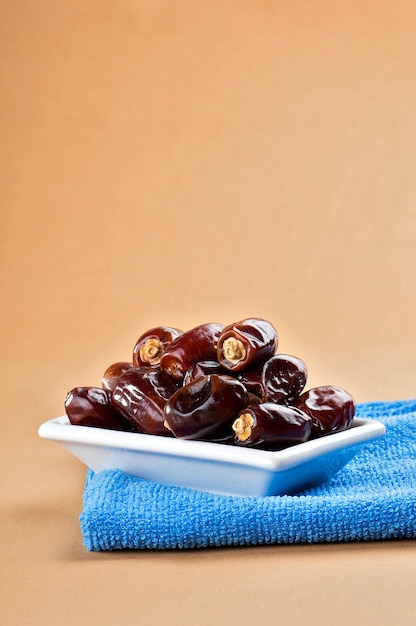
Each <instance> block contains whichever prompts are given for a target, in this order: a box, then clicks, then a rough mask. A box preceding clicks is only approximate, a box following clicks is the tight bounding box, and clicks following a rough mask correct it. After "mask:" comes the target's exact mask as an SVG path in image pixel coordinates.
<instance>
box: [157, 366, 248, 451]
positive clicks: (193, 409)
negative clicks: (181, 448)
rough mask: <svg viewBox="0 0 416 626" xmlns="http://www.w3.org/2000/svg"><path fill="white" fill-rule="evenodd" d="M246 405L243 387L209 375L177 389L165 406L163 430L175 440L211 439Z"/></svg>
mask: <svg viewBox="0 0 416 626" xmlns="http://www.w3.org/2000/svg"><path fill="white" fill-rule="evenodd" d="M247 404H248V394H247V391H246V389H245V387H244V386H243V385H242V384H241V383H240V382H238V381H237V380H235V379H234V378H232V377H231V376H221V375H218V374H210V375H208V376H201V377H200V378H197V379H196V380H194V381H193V382H191V383H189V384H188V385H185V386H184V387H181V388H180V389H178V391H176V393H175V394H174V395H173V396H172V397H171V398H170V399H169V400H168V402H167V403H166V405H165V419H166V425H167V427H168V428H169V429H170V430H171V431H172V432H173V434H174V435H175V436H176V437H181V438H184V439H204V438H208V439H212V438H213V437H214V435H217V436H218V437H222V436H223V432H224V429H225V427H226V426H228V427H229V426H230V425H231V422H232V421H233V419H234V418H235V417H236V416H237V415H238V413H239V412H240V411H241V409H243V408H244V407H245V406H246V405H247Z"/></svg>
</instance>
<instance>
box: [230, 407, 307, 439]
mask: <svg viewBox="0 0 416 626" xmlns="http://www.w3.org/2000/svg"><path fill="white" fill-rule="evenodd" d="M311 427H312V420H311V418H310V417H309V415H306V414H305V413H303V411H301V410H300V409H297V408H295V407H289V406H285V405H283V404H273V403H271V402H265V403H262V404H256V405H250V406H248V407H246V408H245V409H243V410H242V411H241V412H240V414H239V415H238V417H237V419H236V420H235V421H234V423H233V424H232V429H233V431H234V433H235V443H236V444H237V445H242V446H248V447H257V448H264V449H269V450H273V449H276V450H278V449H280V448H282V447H285V446H288V445H292V444H295V443H302V442H304V441H306V440H307V439H308V438H309V436H310V433H311Z"/></svg>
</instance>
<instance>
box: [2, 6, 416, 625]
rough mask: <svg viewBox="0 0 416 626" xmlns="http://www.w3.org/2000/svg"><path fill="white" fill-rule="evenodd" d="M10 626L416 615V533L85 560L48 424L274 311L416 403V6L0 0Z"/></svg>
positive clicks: (296, 340)
mask: <svg viewBox="0 0 416 626" xmlns="http://www.w3.org/2000/svg"><path fill="white" fill-rule="evenodd" d="M0 13H1V15H0V49H1V50H0V51H1V54H0V67H1V95H0V132H1V152H0V161H1V162H0V190H1V191H0V194H1V217H0V219H1V222H0V227H1V255H2V258H1V266H0V272H1V329H2V340H1V351H0V354H1V357H0V358H1V368H2V369H1V397H0V400H1V426H2V434H1V437H0V446H1V455H0V471H1V499H0V502H1V504H0V506H1V515H0V524H1V538H2V550H1V557H0V558H1V568H0V579H1V584H0V598H1V606H2V609H1V613H2V618H1V620H3V621H2V623H4V624H7V625H8V626H11V625H14V624H16V625H19V626H20V625H22V624H45V623H56V624H62V625H65V624H72V623H80V624H83V623H90V624H98V623H100V624H106V625H107V624H108V625H112V624H118V625H119V624H134V623H140V624H176V623H177V624H211V623H239V624H244V625H245V624H252V623H253V622H257V623H259V622H260V623H266V622H267V623H270V620H274V621H276V620H278V621H279V623H286V622H289V621H290V623H293V624H302V623H308V624H315V623H316V624H334V623H336V624H341V625H342V624H352V623H362V624H367V625H368V624H369V625H372V624H377V625H380V624H381V625H382V624H386V625H387V624H391V623H397V624H413V623H414V622H413V619H414V608H415V600H414V588H415V583H416V565H415V563H416V562H415V544H414V543H413V542H411V541H409V542H390V543H383V542H380V543H373V544H365V545H364V544H355V545H331V546H325V545H319V546H292V547H285V546H280V547H279V546H271V547H260V548H241V549H221V550H209V551H201V552H199V551H195V552H169V553H154V552H143V553H141V552H140V553H117V554H89V553H87V552H86V551H85V550H84V548H83V547H82V539H81V535H80V530H79V525H78V515H79V512H80V510H81V505H82V503H81V496H82V489H83V481H84V477H85V468H84V466H82V464H81V463H80V462H79V461H77V460H76V459H74V458H72V457H71V456H70V455H69V454H68V453H67V452H65V451H64V450H63V449H61V448H60V447H59V446H56V444H52V443H49V442H45V441H43V440H40V439H39V438H38V436H37V428H38V426H39V425H40V424H41V423H42V422H43V421H45V420H47V419H50V418H52V417H55V416H57V415H60V414H62V412H63V400H64V397H65V395H66V392H67V391H68V390H69V389H71V388H72V387H75V386H77V385H95V384H97V383H99V381H100V378H101V375H102V373H103V371H104V369H105V368H106V367H107V365H109V364H110V363H112V362H114V361H117V360H128V359H130V356H131V350H132V347H133V345H134V343H135V341H136V339H137V337H138V336H139V334H141V333H142V332H143V331H144V330H146V329H147V328H149V327H152V326H155V325H158V324H162V323H165V324H169V325H172V326H178V327H180V328H188V327H190V326H193V325H196V324H200V323H203V322H207V321H220V322H224V323H228V322H231V321H234V320H236V319H240V318H242V317H246V316H249V315H250V316H252V315H256V316H262V317H266V318H268V319H270V321H272V322H273V323H274V324H275V326H276V327H277V329H278V331H279V334H280V350H281V351H282V352H289V353H292V354H297V355H298V356H301V357H302V358H304V360H305V361H306V362H307V363H308V366H309V372H310V377H309V385H310V386H312V385H315V384H325V383H334V384H339V385H340V386H343V387H345V388H347V389H348V390H349V391H350V392H351V393H352V394H353V395H354V396H355V398H356V400H357V401H358V402H363V401H369V400H396V399H403V398H412V397H414V396H415V395H416V390H415V371H416V334H415V321H416V289H415V273H414V271H415V270H414V268H415V262H416V252H415V250H416V248H415V240H416V214H415V202H416V75H415V67H416V38H415V36H414V33H415V27H416V5H415V3H414V2H412V1H411V0H408V1H406V0H398V1H397V2H387V1H385V0H378V1H375V0H364V1H360V2H358V1H355V0H353V1H351V0H350V1H349V2H347V1H343V0H341V1H340V2H331V1H330V0H319V1H317V2H307V1H302V0H294V1H293V2H286V1H278V2H273V1H269V2H267V1H244V2H234V1H229V2H227V1H226V2H217V1H214V2H208V3H203V2H193V1H188V2H178V1H171V2H167V1H164V0H155V1H153V2H147V1H145V0H130V1H124V2H123V1H122V2H111V1H110V0H100V1H97V0H86V1H85V2H78V1H76V0H75V1H73V2H69V1H62V2H54V1H53V0H43V1H41V2H37V3H33V2H29V1H27V0H26V1H25V0H15V1H11V0H3V2H2V3H1V5H0Z"/></svg>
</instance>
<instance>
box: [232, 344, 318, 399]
mask: <svg viewBox="0 0 416 626" xmlns="http://www.w3.org/2000/svg"><path fill="white" fill-rule="evenodd" d="M307 375H308V370H307V367H306V363H305V362H304V361H302V359H299V358H298V357H295V356H291V355H289V354H275V355H274V356H272V357H271V358H270V359H268V360H267V361H266V362H265V363H261V364H260V365H257V366H254V367H252V368H250V369H248V370H246V371H244V372H241V373H240V374H239V375H238V376H237V378H238V380H239V381H240V382H242V383H243V385H244V386H245V387H246V389H247V390H248V391H250V392H251V393H254V394H256V395H257V396H259V397H260V398H261V399H262V401H263V402H273V403H275V404H292V403H293V401H294V400H295V399H296V398H298V397H299V395H300V394H301V393H302V391H303V388H304V387H305V385H306V379H307Z"/></svg>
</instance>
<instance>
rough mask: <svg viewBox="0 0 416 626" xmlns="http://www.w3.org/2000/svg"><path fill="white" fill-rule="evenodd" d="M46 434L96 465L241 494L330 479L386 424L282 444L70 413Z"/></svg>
mask: <svg viewBox="0 0 416 626" xmlns="http://www.w3.org/2000/svg"><path fill="white" fill-rule="evenodd" d="M38 432H39V435H40V437H43V438H45V439H50V440H52V441H55V442H58V443H60V444H61V445H62V446H63V447H64V448H66V449H67V450H69V451H70V452H71V453H72V454H74V455H75V456H76V457H78V458H79V459H80V460H81V461H83V462H84V463H85V464H86V465H87V466H88V467H90V468H91V469H92V470H93V471H94V472H99V471H101V470H105V469H115V468H118V469H120V470H122V471H124V472H126V473H127V474H131V475H133V476H137V477H140V478H144V479H146V480H152V481H157V482H162V483H165V484H169V485H178V486H183V487H190V488H192V489H199V490H203V491H209V492H212V493H220V494H227V495H236V496H272V495H284V494H293V493H296V492H299V491H302V490H303V489H306V488H308V487H311V486H313V485H317V484H320V483H323V482H325V481H327V480H328V479H329V478H331V477H332V476H333V475H334V474H335V473H336V472H338V470H340V469H341V468H342V467H343V466H344V465H345V464H346V463H348V461H350V459H352V458H353V457H354V456H355V455H356V454H357V453H358V452H359V451H360V449H361V448H362V446H363V445H365V444H367V443H369V442H370V441H373V440H374V439H377V438H378V437H382V436H383V435H384V434H385V428H384V425H383V424H381V423H380V422H377V421H375V420H365V419H358V418H355V419H354V421H353V423H352V425H351V427H350V428H349V429H348V430H345V431H343V432H339V433H334V434H331V435H327V436H325V437H321V438H320V439H315V440H311V441H306V442H305V443H301V444H297V445H295V446H292V447H290V448H286V449H285V450H281V451H278V452H269V451H265V450H254V449H249V448H240V447H237V446H229V445H224V444H218V443H209V442H205V441H187V440H182V439H174V438H170V437H157V436H155V435H141V434H138V433H128V432H120V431H113V430H107V429H104V428H92V427H89V426H88V427H87V426H74V425H72V424H71V423H70V422H69V420H68V418H67V417H66V416H62V417H57V418H56V419H52V420H49V421H47V422H45V423H44V424H42V425H41V427H40V428H39V431H38Z"/></svg>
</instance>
